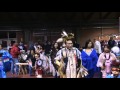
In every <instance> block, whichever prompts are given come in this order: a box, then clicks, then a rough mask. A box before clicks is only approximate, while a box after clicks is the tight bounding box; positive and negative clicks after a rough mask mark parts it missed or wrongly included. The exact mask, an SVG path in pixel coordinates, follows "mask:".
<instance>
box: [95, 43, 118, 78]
mask: <svg viewBox="0 0 120 90" xmlns="http://www.w3.org/2000/svg"><path fill="white" fill-rule="evenodd" d="M115 60H117V58H116V56H115V54H113V53H111V52H110V47H109V46H108V45H106V46H105V47H104V52H103V53H101V54H100V56H99V59H98V62H97V67H100V68H101V72H102V78H106V76H107V75H108V74H110V73H111V65H112V62H113V61H115Z"/></svg>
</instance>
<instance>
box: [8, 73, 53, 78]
mask: <svg viewBox="0 0 120 90" xmlns="http://www.w3.org/2000/svg"><path fill="white" fill-rule="evenodd" d="M6 75H7V78H36V76H30V75H29V74H26V75H12V74H11V73H10V72H7V73H6ZM43 78H54V77H52V76H43Z"/></svg>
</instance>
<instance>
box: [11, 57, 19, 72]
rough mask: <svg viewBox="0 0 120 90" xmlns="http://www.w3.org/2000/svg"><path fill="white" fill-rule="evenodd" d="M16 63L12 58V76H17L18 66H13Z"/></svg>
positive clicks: (16, 59)
mask: <svg viewBox="0 0 120 90" xmlns="http://www.w3.org/2000/svg"><path fill="white" fill-rule="evenodd" d="M16 63H19V61H18V58H12V61H11V72H12V74H15V73H16V74H18V72H19V66H18V65H15V64H16Z"/></svg>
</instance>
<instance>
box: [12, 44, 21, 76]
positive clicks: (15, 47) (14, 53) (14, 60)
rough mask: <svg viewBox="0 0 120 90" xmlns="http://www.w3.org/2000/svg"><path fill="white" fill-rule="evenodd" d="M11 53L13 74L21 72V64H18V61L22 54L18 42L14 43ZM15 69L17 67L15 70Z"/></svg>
mask: <svg viewBox="0 0 120 90" xmlns="http://www.w3.org/2000/svg"><path fill="white" fill-rule="evenodd" d="M10 54H11V55H12V64H11V67H12V68H11V69H12V74H15V72H16V74H18V72H19V66H17V65H16V63H19V61H18V56H19V55H20V49H19V47H18V43H14V45H13V46H12V48H11V51H10ZM14 69H16V70H15V71H14Z"/></svg>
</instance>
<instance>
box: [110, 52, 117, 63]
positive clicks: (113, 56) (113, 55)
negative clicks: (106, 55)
mask: <svg viewBox="0 0 120 90" xmlns="http://www.w3.org/2000/svg"><path fill="white" fill-rule="evenodd" d="M111 56H112V61H114V60H117V58H116V56H115V54H113V53H111Z"/></svg>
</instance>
